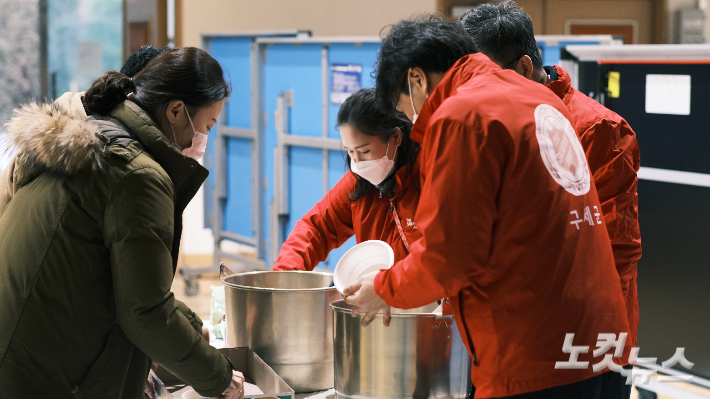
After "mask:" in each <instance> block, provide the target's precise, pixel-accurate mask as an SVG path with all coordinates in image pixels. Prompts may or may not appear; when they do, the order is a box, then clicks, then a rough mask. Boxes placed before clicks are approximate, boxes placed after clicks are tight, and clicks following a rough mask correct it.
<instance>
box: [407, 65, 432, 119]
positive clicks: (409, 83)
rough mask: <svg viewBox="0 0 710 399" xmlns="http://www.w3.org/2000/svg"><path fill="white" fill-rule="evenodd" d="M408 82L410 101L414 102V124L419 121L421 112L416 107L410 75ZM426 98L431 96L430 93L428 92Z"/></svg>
mask: <svg viewBox="0 0 710 399" xmlns="http://www.w3.org/2000/svg"><path fill="white" fill-rule="evenodd" d="M407 84H408V85H409V102H410V103H411V104H412V112H414V116H413V117H412V125H413V124H415V123H417V118H418V117H419V114H418V113H417V109H416V108H414V96H413V95H412V81H411V80H409V76H407ZM426 98H427V99H428V98H429V93H427V95H426Z"/></svg>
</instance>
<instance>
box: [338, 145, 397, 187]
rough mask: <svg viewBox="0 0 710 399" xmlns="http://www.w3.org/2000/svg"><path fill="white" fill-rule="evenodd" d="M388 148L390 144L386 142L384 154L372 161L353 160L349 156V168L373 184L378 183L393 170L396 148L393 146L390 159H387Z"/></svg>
mask: <svg viewBox="0 0 710 399" xmlns="http://www.w3.org/2000/svg"><path fill="white" fill-rule="evenodd" d="M389 149H390V144H389V142H388V143H387V151H385V156H383V157H382V158H380V159H375V160H372V161H360V162H354V161H353V160H352V158H350V170H352V171H353V173H355V174H357V175H358V176H360V177H362V178H363V179H365V180H367V181H369V182H370V183H372V184H374V185H375V186H377V185H379V184H380V183H382V181H383V180H385V179H386V178H387V176H389V175H390V174H391V173H392V171H393V170H394V157H395V156H396V155H397V149H396V148H395V150H394V156H392V159H389V157H388V156H387V152H388V151H389Z"/></svg>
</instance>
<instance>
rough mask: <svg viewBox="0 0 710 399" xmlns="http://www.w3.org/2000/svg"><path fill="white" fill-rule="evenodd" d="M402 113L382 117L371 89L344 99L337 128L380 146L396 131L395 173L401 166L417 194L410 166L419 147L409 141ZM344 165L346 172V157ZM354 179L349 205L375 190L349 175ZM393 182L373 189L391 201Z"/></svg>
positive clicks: (348, 160) (348, 163)
mask: <svg viewBox="0 0 710 399" xmlns="http://www.w3.org/2000/svg"><path fill="white" fill-rule="evenodd" d="M406 119H407V117H406V116H405V115H404V114H402V113H398V114H395V113H384V112H382V110H381V109H380V107H379V104H378V103H377V96H376V91H375V89H362V90H360V91H358V92H356V93H354V94H353V95H351V96H350V97H348V98H347V99H346V100H345V102H344V103H343V105H342V106H341V107H340V111H338V118H337V124H338V126H339V127H340V126H343V125H347V126H350V128H352V129H353V130H355V131H357V132H358V133H360V134H365V135H368V136H377V137H378V138H379V139H380V140H382V142H387V141H388V140H389V139H390V137H392V135H393V134H395V133H396V132H397V129H398V128H399V130H400V131H401V132H402V143H401V144H400V146H399V147H398V148H397V159H396V163H395V165H394V169H395V171H398V170H399V169H400V168H402V167H403V166H408V167H409V177H410V178H411V179H412V183H414V187H415V188H416V189H417V190H419V182H417V181H416V179H415V178H414V168H413V166H414V163H415V162H416V161H417V156H418V155H419V144H417V143H416V142H415V141H414V140H412V139H411V138H409V133H410V131H411V128H412V125H411V123H409V122H407V121H406ZM345 162H346V163H347V166H348V168H350V156H349V155H346V157H345ZM353 175H355V178H356V179H357V183H356V184H355V188H354V189H353V191H351V192H350V193H349V194H348V197H349V198H350V200H351V201H357V200H359V199H360V198H362V197H364V196H366V195H367V194H368V193H369V192H370V190H372V189H373V188H375V186H374V185H373V184H372V183H370V182H369V181H367V180H366V179H363V178H362V177H360V176H358V175H357V174H355V173H353ZM396 185H397V180H396V179H395V177H394V173H393V174H391V175H390V176H389V177H387V178H386V179H385V180H384V181H383V182H382V183H380V185H379V186H377V188H378V189H379V190H380V191H381V192H382V193H383V194H385V195H386V196H387V197H389V198H392V197H393V196H394V191H395V189H396Z"/></svg>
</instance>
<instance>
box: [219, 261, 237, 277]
mask: <svg viewBox="0 0 710 399" xmlns="http://www.w3.org/2000/svg"><path fill="white" fill-rule="evenodd" d="M232 274H237V273H234V272H233V271H231V270H229V268H228V267H227V266H225V265H224V262H219V275H220V276H221V277H229V276H231V275H232Z"/></svg>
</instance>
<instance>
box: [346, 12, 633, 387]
mask: <svg viewBox="0 0 710 399" xmlns="http://www.w3.org/2000/svg"><path fill="white" fill-rule="evenodd" d="M473 52H475V47H474V46H473V44H472V41H471V38H470V37H469V36H468V34H467V33H466V32H465V31H464V30H463V27H461V26H460V25H459V24H457V23H454V22H447V21H442V20H441V19H440V18H437V17H431V18H429V19H425V20H417V21H402V22H400V23H398V24H396V25H394V26H393V27H392V29H391V30H390V32H389V33H388V34H387V36H386V37H385V38H384V39H383V43H382V47H381V48H380V52H379V54H378V60H377V64H376V65H377V70H376V74H377V91H378V99H379V100H380V101H381V104H382V106H383V107H385V110H388V109H389V110H394V109H395V108H396V109H397V110H400V111H402V112H404V113H405V114H406V115H407V116H408V117H409V118H410V119H411V120H412V121H414V127H413V129H412V138H413V139H415V140H417V141H419V142H420V143H421V145H422V147H421V159H420V163H421V175H422V188H421V200H420V202H419V206H418V208H417V213H416V215H415V221H416V223H417V226H418V228H419V230H420V231H421V232H422V238H421V239H419V240H418V241H416V242H414V243H412V244H411V254H410V255H409V256H407V257H406V258H405V259H404V260H402V261H400V262H397V263H396V264H395V265H394V266H393V267H392V268H390V269H388V270H383V271H379V272H374V273H370V274H367V275H365V276H363V277H362V278H360V279H359V280H358V281H357V282H356V283H355V284H353V285H352V286H350V287H348V288H347V289H346V290H345V292H344V294H345V296H346V299H345V300H346V302H348V303H350V304H352V305H354V306H355V310H354V312H355V313H365V315H364V316H363V318H362V324H363V325H367V324H369V323H370V322H371V321H372V320H373V318H374V317H375V316H376V314H377V313H378V312H379V311H381V310H383V309H386V308H387V307H388V306H395V307H398V308H414V307H418V306H422V305H424V304H428V303H431V302H433V301H435V300H437V299H439V298H448V301H449V302H450V304H451V305H452V308H453V313H454V317H455V318H456V322H457V323H456V324H457V326H458V328H459V331H460V333H461V336H462V338H463V339H464V343H465V344H466V346H467V347H468V350H469V352H470V354H471V357H472V359H473V367H472V372H471V380H472V382H473V385H474V386H475V387H476V398H508V397H510V398H520V399H523V398H525V399H532V398H545V399H556V398H560V399H562V398H564V399H568V398H575V399H601V398H604V399H606V398H610V399H611V398H615V399H617V398H625V397H626V398H628V396H629V393H630V386H627V385H625V381H626V378H625V377H624V376H623V375H622V374H621V373H617V372H613V371H610V369H612V370H620V369H621V367H620V366H623V365H626V364H628V354H629V352H630V346H629V345H628V343H625V342H624V341H625V336H626V335H627V334H628V331H629V325H628V321H627V317H626V309H625V306H624V297H623V294H622V290H621V284H620V282H619V278H618V275H617V273H616V269H615V266H614V257H613V254H612V250H611V245H610V243H609V239H608V236H607V233H606V228H605V226H604V220H603V217H602V213H601V209H600V208H601V205H600V203H599V198H598V196H597V193H596V189H595V187H594V182H593V179H592V176H591V173H590V171H589V167H588V164H587V160H586V157H585V155H584V150H583V149H582V146H581V145H580V143H579V140H578V138H577V136H576V133H575V131H574V128H573V127H572V125H571V124H570V122H569V120H570V118H571V117H570V114H569V111H568V110H567V107H566V106H565V104H564V103H563V102H562V101H561V100H560V99H559V98H558V97H557V96H556V95H555V94H554V93H552V92H551V91H550V90H548V89H547V88H545V87H543V86H542V85H539V84H537V83H535V82H532V81H530V80H528V79H525V78H523V77H522V76H520V75H518V74H516V73H515V72H513V71H509V70H503V69H501V67H500V66H498V65H496V64H495V63H493V62H492V61H491V60H490V59H489V58H488V57H486V56H485V55H483V54H471V53H473ZM383 319H385V320H384V321H385V324H387V320H386V319H387V317H383ZM606 340H609V341H610V342H611V343H612V345H611V348H616V349H615V350H609V349H610V347H606V349H604V348H605V345H604V341H606ZM612 341H613V342H612ZM599 348H601V350H596V349H599Z"/></svg>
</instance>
